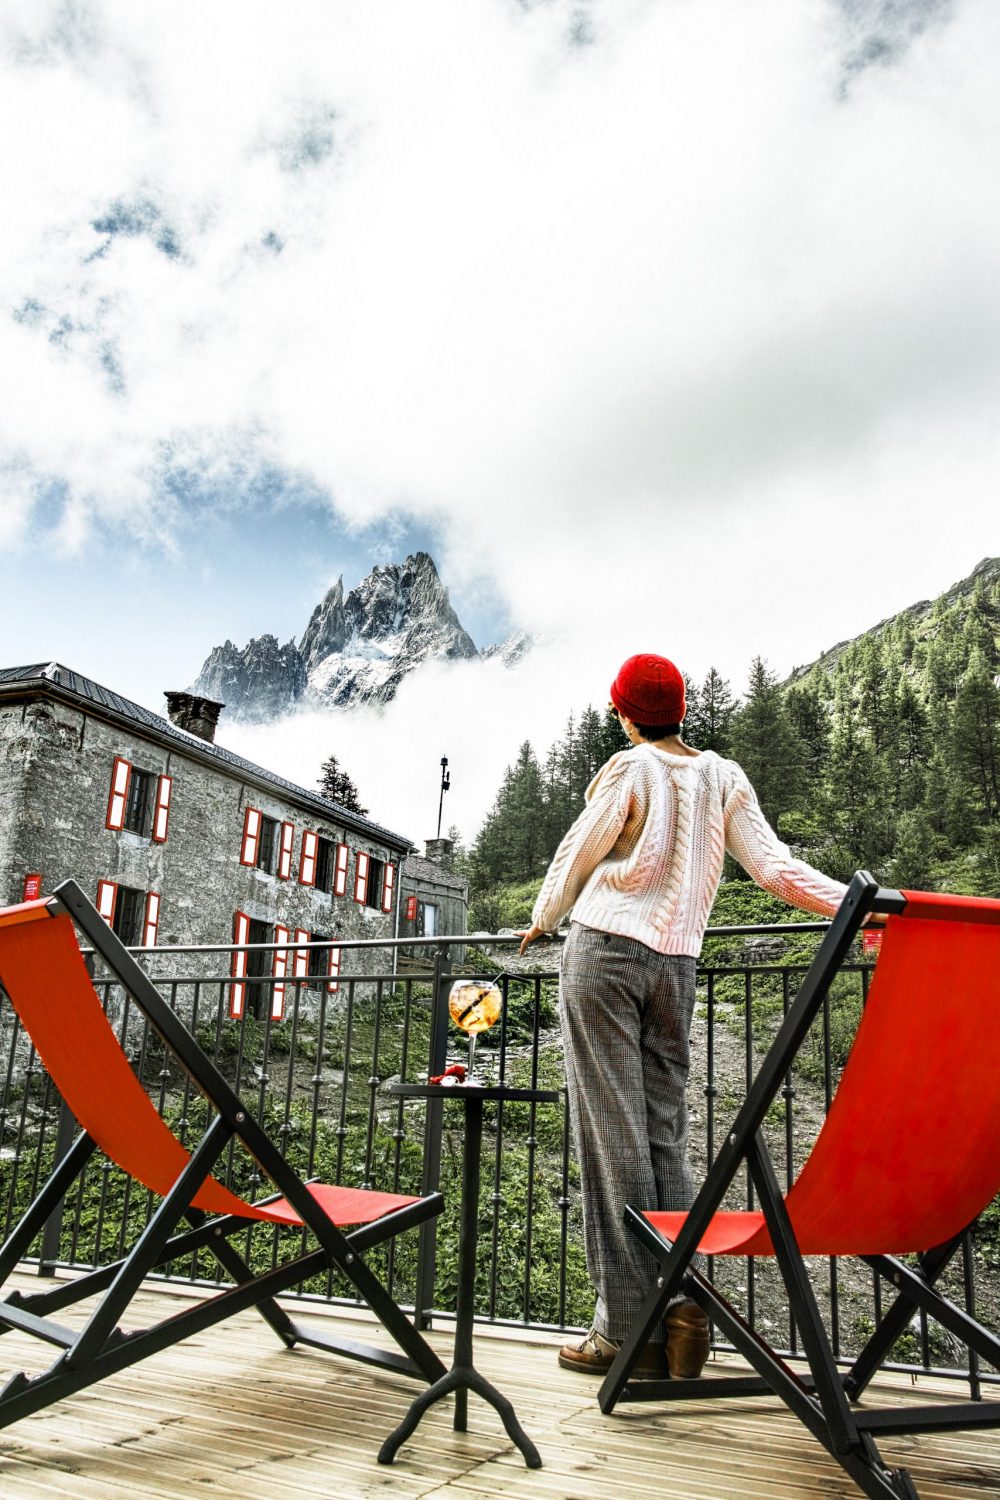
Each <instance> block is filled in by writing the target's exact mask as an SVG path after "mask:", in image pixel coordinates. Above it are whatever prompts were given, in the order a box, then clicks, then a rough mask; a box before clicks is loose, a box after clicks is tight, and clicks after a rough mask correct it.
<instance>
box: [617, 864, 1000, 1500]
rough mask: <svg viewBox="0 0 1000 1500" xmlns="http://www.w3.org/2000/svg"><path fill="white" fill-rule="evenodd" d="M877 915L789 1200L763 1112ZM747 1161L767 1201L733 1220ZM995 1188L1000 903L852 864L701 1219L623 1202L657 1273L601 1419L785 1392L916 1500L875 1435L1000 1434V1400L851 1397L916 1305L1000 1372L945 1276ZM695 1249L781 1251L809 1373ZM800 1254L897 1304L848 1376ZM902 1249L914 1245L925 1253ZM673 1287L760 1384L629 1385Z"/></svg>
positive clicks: (999, 1170)
mask: <svg viewBox="0 0 1000 1500" xmlns="http://www.w3.org/2000/svg"><path fill="white" fill-rule="evenodd" d="M876 916H884V917H885V918H886V926H885V932H884V935H883V940H882V945H881V950H880V953H879V957H878V961H877V964H876V969H875V973H874V975H873V978H872V983H871V988H870V990H869V993H868V998H867V1002H866V1005H865V1008H864V1011H863V1014H862V1018H861V1022H860V1025H859V1027H858V1031H857V1034H856V1036H855V1039H854V1045H853V1047H852V1049H851V1054H850V1057H849V1058H848V1061H847V1065H846V1067H845V1069H844V1072H843V1075H842V1078H841V1081H840V1085H839V1087H838V1089H837V1092H836V1095H835V1097H834V1099H833V1103H832V1105H831V1107H830V1110H829V1112H828V1114H827V1117H826V1120H825V1122H824V1124H823V1126H822V1128H821V1130H820V1132H819V1134H818V1136H817V1138H816V1142H815V1144H814V1146H813V1148H812V1151H811V1153H810V1155H809V1157H808V1160H807V1161H806V1162H805V1164H804V1166H803V1167H802V1169H801V1171H800V1173H799V1175H798V1177H797V1179H796V1181H795V1182H794V1183H793V1185H792V1187H791V1188H790V1189H789V1191H788V1193H787V1195H784V1194H783V1193H782V1190H781V1188H780V1186H779V1183H778V1178H777V1174H776V1172H775V1169H774V1165H773V1163H772V1160H771V1156H770V1153H769V1151H768V1148H767V1145H766V1143H765V1140H764V1137H763V1134H762V1124H763V1121H764V1116H765V1114H766V1112H767V1109H768V1107H769V1105H770V1104H771V1102H772V1101H773V1100H774V1099H775V1097H776V1096H777V1094H778V1091H779V1089H780V1088H781V1087H782V1085H783V1083H784V1082H785V1080H786V1077H787V1074H788V1071H789V1069H790V1067H791V1065H792V1061H793V1059H794V1057H795V1054H796V1053H797V1051H798V1049H799V1047H800V1046H801V1044H802V1042H803V1040H804V1038H805V1036H806V1033H807V1031H808V1030H809V1027H810V1024H811V1023H812V1021H813V1020H814V1018H815V1017H816V1015H817V1014H818V1012H819V1010H820V1009H821V1007H822V1004H823V1000H824V997H825V996H826V994H827V991H828V990H829V987H830V984H831V981H832V980H833V978H834V977H835V975H836V974H837V972H838V970H839V968H840V966H841V964H842V963H843V961H844V959H845V958H846V956H847V953H848V950H849V948H850V945H851V942H852V940H853V939H854V938H855V937H856V935H857V933H858V931H859V929H860V928H861V926H862V924H863V923H864V922H866V921H867V920H868V919H870V918H871V917H876ZM744 1162H746V1163H747V1166H748V1168H749V1171H750V1176H751V1180H752V1182H753V1185H754V1188H755V1191H756V1193H757V1198H758V1201H759V1203H760V1205H761V1207H760V1211H759V1212H746V1213H728V1212H723V1211H720V1204H721V1203H722V1200H723V1197H724V1195H725V1193H726V1191H727V1189H728V1188H729V1186H730V1184H731V1183H732V1181H733V1179H734V1177H735V1175H736V1173H737V1171H739V1170H740V1169H741V1168H742V1165H743V1163H744ZM998 1192H1000V901H986V900H977V899H974V898H972V897H967V896H948V895H923V894H918V893H915V892H910V891H902V892H901V891H890V890H883V889H880V888H879V886H878V884H877V882H876V881H875V880H874V879H873V878H872V877H871V875H869V874H868V873H867V872H866V871H859V872H858V874H857V875H855V876H854V878H853V880H852V881H851V884H850V886H849V888H848V891H847V895H846V896H845V898H844V901H843V904H842V905H841V908H840V910H839V912H838V913H837V916H836V917H835V919H834V921H833V923H832V925H831V927H830V929H829V931H828V932H827V934H826V935H825V937H824V939H823V942H822V944H821V946H820V948H819V951H818V952H817V955H816V958H815V959H814V961H813V963H812V965H811V966H810V968H809V970H808V972H807V974H806V976H805V978H804V979H803V983H802V986H801V988H800V990H799V992H798V994H797V996H796V997H795V1000H794V1001H793V1003H792V1005H791V1006H790V1007H789V1010H788V1013H787V1015H786V1016H785V1018H784V1020H783V1022H782V1024H781V1027H780V1028H779V1030H778V1033H777V1035H776V1037H775V1039H774V1042H773V1044H772V1045H771V1047H770V1049H769V1050H768V1053H767V1056H766V1057H765V1059H764V1061H763V1063H762V1064H761V1067H760V1070H759V1072H758V1074H757V1077H756V1078H755V1080H754V1082H753V1085H752V1087H751V1088H750V1090H749V1092H748V1095H747V1098H746V1101H745V1103H744V1105H743V1107H742V1109H741V1110H740V1111H739V1114H738V1115H737V1117H736V1120H735V1122H734V1124H733V1126H732V1129H731V1131H730V1133H729V1135H728V1136H727V1138H726V1141H725V1143H724V1145H723V1147H722V1149H721V1151H720V1152H719V1155H718V1157H717V1158H716V1160H715V1162H714V1163H713V1165H712V1167H711V1168H710V1170H709V1173H708V1176H707V1178H706V1180H705V1183H704V1186H703V1187H702V1189H701V1191H700V1192H699V1193H698V1196H697V1198H696V1199H695V1202H694V1204H693V1205H692V1207H691V1209H690V1210H689V1212H687V1213H662V1212H655V1211H648V1210H643V1209H640V1208H637V1207H629V1208H628V1209H626V1222H627V1223H628V1225H629V1227H630V1229H632V1230H633V1231H634V1232H635V1234H636V1235H637V1236H638V1238H639V1239H640V1241H641V1242H642V1243H643V1244H644V1245H645V1246H646V1248H647V1249H648V1250H650V1251H651V1252H652V1254H653V1255H654V1256H655V1257H656V1259H657V1260H658V1261H659V1263H660V1267H661V1274H660V1276H659V1277H658V1278H657V1281H656V1284H655V1285H654V1287H653V1288H652V1290H651V1291H650V1292H649V1294H648V1295H647V1298H646V1301H645V1304H644V1306H643V1309H642V1312H641V1313H640V1314H639V1316H638V1317H637V1319H636V1322H635V1324H634V1326H633V1327H632V1329H631V1330H630V1332H629V1336H628V1338H627V1339H626V1340H625V1341H624V1342H623V1345H622V1349H621V1353H620V1354H619V1356H618V1358H617V1359H616V1360H615V1363H614V1365H613V1366H612V1368H611V1369H610V1370H609V1372H608V1374H607V1376H606V1378H605V1380H604V1383H603V1385H602V1387H601V1392H600V1397H599V1400H600V1403H601V1407H602V1410H604V1411H605V1412H610V1411H612V1410H613V1409H614V1407H615V1405H616V1403H617V1402H618V1401H620V1400H622V1399H631V1400H658V1399H677V1398H683V1399H688V1398H691V1397H710V1398H711V1399H713V1400H714V1399H717V1398H718V1397H720V1396H726V1395H733V1396H746V1395H754V1394H758V1393H767V1394H771V1393H774V1394H777V1395H778V1396H780V1397H781V1398H782V1399H783V1400H784V1401H785V1402H786V1404H787V1405H788V1406H789V1407H790V1408H791V1410H792V1411H793V1412H794V1413H795V1415H796V1416H798V1417H799V1418H800V1419H801V1420H802V1422H803V1423H804V1424H805V1425H806V1427H807V1428H808V1429H809V1430H810V1431H811V1432H812V1433H813V1434H814V1435H815V1436H816V1437H817V1438H818V1439H819V1440H820V1442H822V1443H823V1444H824V1446H825V1447H826V1448H827V1449H828V1450H829V1452H830V1453H831V1454H832V1455H833V1456H834V1457H835V1458H837V1459H838V1460H839V1462H840V1463H841V1464H842V1465H843V1467H844V1468H845V1469H846V1471H847V1473H848V1474H849V1475H850V1476H851V1478H852V1479H853V1480H854V1481H855V1483H856V1484H857V1485H858V1486H859V1487H860V1489H861V1490H862V1492H863V1493H864V1494H866V1495H871V1496H875V1497H884V1500H889V1497H892V1500H915V1497H916V1495H917V1492H916V1489H915V1488H914V1485H913V1482H912V1479H911V1478H910V1476H909V1474H908V1473H907V1471H906V1470H905V1469H889V1468H888V1467H887V1466H886V1465H885V1464H884V1463H883V1461H882V1459H881V1457H880V1455H879V1452H878V1449H877V1447H876V1443H875V1439H876V1437H877V1435H878V1434H879V1433H885V1434H893V1433H912V1432H929V1431H942V1430H949V1429H952V1430H954V1429H959V1428H965V1427H972V1426H1000V1401H955V1402H951V1403H948V1404H944V1403H942V1404H939V1405H936V1406H912V1405H906V1406H904V1407H902V1408H893V1409H891V1410H877V1409H873V1408H871V1407H869V1406H867V1405H866V1406H865V1407H864V1408H863V1409H861V1410H859V1409H856V1408H855V1406H854V1405H853V1404H852V1403H854V1402H856V1401H857V1400H858V1398H860V1396H861V1395H862V1393H863V1392H864V1391H865V1389H866V1388H867V1386H868V1384H869V1382H870V1381H871V1379H872V1377H873V1375H874V1374H875V1373H876V1372H877V1370H878V1369H879V1367H880V1366H881V1364H882V1362H883V1361H884V1360H885V1358H886V1356H887V1355H888V1353H889V1351H890V1350H891V1348H892V1346H893V1344H894V1343H895V1341H896V1339H897V1338H898V1337H899V1335H900V1334H901V1333H903V1332H904V1331H905V1329H906V1327H907V1325H908V1323H909V1321H910V1319H911V1318H912V1317H913V1315H914V1313H916V1312H918V1311H919V1312H923V1313H926V1314H927V1315H928V1316H929V1317H931V1318H933V1319H935V1320H936V1321H937V1322H938V1323H940V1324H941V1325H942V1326H943V1327H944V1328H945V1329H947V1330H948V1332H949V1333H951V1334H953V1335H954V1336H955V1337H956V1338H957V1339H959V1340H960V1341H961V1342H962V1343H963V1344H964V1345H965V1346H966V1347H967V1348H968V1349H969V1350H970V1351H973V1352H974V1354H975V1355H976V1356H978V1357H979V1358H980V1359H983V1360H986V1361H988V1362H989V1363H990V1364H991V1365H993V1366H995V1367H996V1368H997V1369H1000V1339H998V1338H997V1337H996V1336H995V1335H994V1334H993V1333H991V1332H989V1330H987V1329H986V1328H984V1327H983V1326H982V1325H981V1324H980V1323H978V1322H977V1321H976V1319H975V1318H973V1317H971V1316H970V1315H969V1313H967V1312H966V1311H964V1310H963V1309H961V1308H960V1307H958V1306H956V1305H955V1304H954V1303H953V1302H950V1301H949V1300H948V1299H947V1298H946V1297H945V1296H943V1295H942V1294H941V1292H940V1291H939V1290H938V1288H937V1287H936V1285H935V1283H936V1282H937V1280H938V1278H939V1277H940V1275H941V1273H942V1271H943V1270H944V1269H945V1267H946V1266H947V1265H948V1263H949V1261H950V1260H951V1258H952V1257H953V1255H954V1254H955V1252H956V1251H957V1250H958V1249H959V1247H960V1246H961V1245H962V1243H963V1239H964V1236H965V1232H966V1231H967V1230H968V1229H969V1228H970V1227H971V1225H972V1224H973V1223H974V1221H975V1219H976V1218H977V1216H978V1215H979V1214H980V1213H981V1212H982V1210H983V1209H984V1208H985V1207H986V1206H987V1205H988V1204H989V1203H990V1202H991V1201H992V1199H993V1198H994V1197H995V1196H996V1195H997V1193H998ZM699 1250H700V1251H701V1252H702V1253H703V1254H706V1255H743V1256H747V1255H773V1256H775V1257H776V1258H777V1263H778V1266H779V1268H780V1271H781V1275H782V1279H783V1281H784V1285H785V1289H786V1292H787V1295H788V1301H789V1308H790V1311H791V1315H792V1318H793V1320H794V1323H795V1325H796V1327H797V1329H798V1332H799V1335H800V1338H801V1344H802V1348H803V1350H804V1353H805V1357H806V1359H807V1361H808V1365H809V1374H808V1376H801V1375H799V1374H798V1373H796V1372H795V1371H794V1370H793V1369H792V1368H791V1367H790V1366H789V1365H788V1364H787V1363H786V1362H785V1361H784V1360H783V1359H782V1358H780V1357H779V1355H778V1354H777V1353H776V1352H775V1351H774V1350H773V1349H772V1348H771V1347H770V1346H769V1345H768V1344H767V1343H766V1342H765V1341H764V1340H763V1339H762V1338H761V1337H760V1336H759V1334H758V1333H757V1332H756V1331H754V1330H752V1329H750V1328H749V1327H748V1326H747V1325H746V1323H744V1321H743V1320H742V1319H741V1318H740V1316H739V1314H738V1313H737V1312H736V1311H735V1309H734V1308H732V1307H731V1306H730V1304H729V1303H728V1302H727V1301H726V1300H725V1298H724V1297H722V1295H721V1294H720V1293H719V1292H718V1291H717V1290H716V1289H715V1287H714V1286H713V1285H712V1284H711V1283H710V1282H709V1281H708V1280H707V1279H706V1278H705V1277H704V1276H702V1275H701V1274H700V1273H699V1272H698V1271H696V1270H694V1269H693V1268H692V1267H691V1258H692V1256H693V1255H694V1254H695V1252H696V1251H699ZM806 1255H824V1256H830V1255H856V1256H859V1257H860V1258H861V1259H862V1260H863V1261H864V1262H865V1263H866V1264H867V1265H869V1266H871V1267H872V1268H873V1269H874V1271H875V1272H877V1274H878V1276H879V1278H884V1279H885V1281H886V1283H887V1285H888V1289H889V1291H890V1294H891V1295H892V1298H893V1300H892V1302H891V1305H890V1306H889V1307H888V1309H887V1310H886V1311H885V1313H884V1315H883V1316H882V1317H881V1319H880V1321H879V1323H878V1326H877V1327H876V1329H875V1331H874V1333H873V1334H872V1335H871V1337H870V1338H869V1340H868V1342H867V1344H866V1345H865V1347H864V1349H863V1350H862V1351H861V1353H860V1354H859V1355H858V1357H857V1359H856V1360H855V1361H854V1363H853V1364H852V1365H851V1367H850V1368H849V1369H847V1370H843V1369H839V1368H838V1366H837V1363H836V1361H835V1359H834V1355H833V1350H832V1348H831V1344H830V1340H829V1338H828V1336H827V1334H826V1331H825V1329H824V1327H823V1323H822V1320H821V1317H820V1313H819V1309H818V1307H817V1304H816V1300H815V1297H814V1295H813V1292H812V1288H811V1286H810V1283H809V1278H808V1276H807V1274H806V1268H805V1265H804V1262H803V1256H806ZM902 1255H910V1256H915V1257H916V1261H915V1263H912V1264H911V1263H908V1262H904V1261H903V1260H901V1259H900V1258H899V1257H900V1256H902ZM679 1292H681V1293H683V1294H684V1295H687V1296H690V1297H693V1298H694V1300H695V1301H696V1302H698V1303H699V1305H700V1306H701V1307H702V1308H703V1309H704V1311H705V1312H706V1313H707V1314H708V1315H709V1317H710V1318H711V1319H712V1321H713V1322H714V1323H716V1324H717V1325H718V1326H719V1327H720V1328H721V1329H722V1331H723V1333H724V1334H725V1335H726V1337H727V1338H728V1339H730V1340H731V1341H732V1343H733V1344H734V1346H735V1347H736V1349H737V1350H738V1351H739V1353H741V1354H742V1355H743V1356H744V1357H745V1358H746V1359H747V1361H748V1362H749V1363H750V1364H751V1365H752V1366H753V1368H754V1369H755V1370H756V1371H757V1372H758V1373H757V1375H756V1376H748V1377H739V1376H737V1377H726V1376H718V1377H714V1378H701V1379H698V1380H673V1381H634V1382H632V1383H631V1384H630V1383H629V1377H630V1374H631V1372H632V1368H633V1366H634V1364H635V1362H636V1359H637V1358H638V1356H639V1354H640V1353H641V1352H642V1350H643V1348H644V1346H645V1344H646V1341H647V1339H648V1338H649V1337H650V1335H651V1333H652V1331H653V1329H654V1328H655V1326H656V1325H657V1323H658V1322H659V1320H660V1319H661V1318H662V1317H663V1314H664V1311H665V1309H666V1307H667V1305H668V1304H669V1302H670V1301H671V1299H672V1298H674V1297H675V1296H676V1295H677V1294H678V1293H679ZM998 1479H1000V1464H998Z"/></svg>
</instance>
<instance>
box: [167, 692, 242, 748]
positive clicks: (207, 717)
mask: <svg viewBox="0 0 1000 1500" xmlns="http://www.w3.org/2000/svg"><path fill="white" fill-rule="evenodd" d="M163 696H164V697H165V698H166V700H167V717H168V718H169V720H170V722H171V724H176V725H177V728H178V729H186V730H187V732H188V734H196V735H197V736H198V738H199V739H200V740H207V741H208V743H209V744H210V745H211V744H214V743H215V726H216V725H217V724H218V722H219V715H220V714H221V712H222V710H223V709H224V708H225V706H226V705H225V704H224V703H216V702H215V701H214V700H213V699H211V698H199V697H197V695H196V694H195V693H188V692H184V693H164V695H163Z"/></svg>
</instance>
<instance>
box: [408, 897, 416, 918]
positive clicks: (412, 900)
mask: <svg viewBox="0 0 1000 1500" xmlns="http://www.w3.org/2000/svg"><path fill="white" fill-rule="evenodd" d="M406 920H407V921H408V922H415V921H416V920H417V898H416V896H407V898H406Z"/></svg>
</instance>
